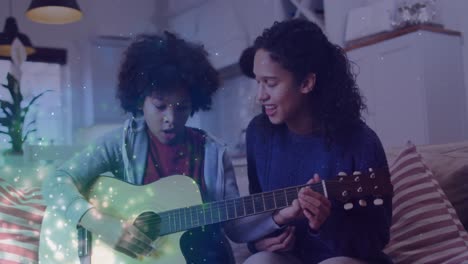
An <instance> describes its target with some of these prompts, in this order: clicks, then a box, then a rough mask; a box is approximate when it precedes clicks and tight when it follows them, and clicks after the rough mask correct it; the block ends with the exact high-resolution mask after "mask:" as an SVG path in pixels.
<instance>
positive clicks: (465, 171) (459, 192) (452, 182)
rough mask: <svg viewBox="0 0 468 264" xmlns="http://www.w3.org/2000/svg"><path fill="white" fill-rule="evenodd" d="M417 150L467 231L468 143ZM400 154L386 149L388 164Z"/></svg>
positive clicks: (395, 149) (420, 147) (397, 151)
mask: <svg viewBox="0 0 468 264" xmlns="http://www.w3.org/2000/svg"><path fill="white" fill-rule="evenodd" d="M417 148H418V152H419V153H420V154H421V156H422V158H423V160H424V162H425V164H427V166H428V167H429V169H430V170H431V172H432V173H433V175H434V177H435V178H436V180H437V181H438V182H439V184H440V187H441V188H442V190H443V191H444V192H445V194H446V195H447V197H448V199H449V201H450V202H451V203H452V205H453V207H454V208H455V210H456V212H457V214H458V217H459V218H460V221H461V222H462V224H463V225H464V227H465V229H466V230H468V141H462V142H455V143H448V144H440V145H422V146H417ZM400 152H401V148H390V149H386V154H387V158H388V161H389V164H392V162H393V160H394V159H395V158H396V156H397V155H398V153H400Z"/></svg>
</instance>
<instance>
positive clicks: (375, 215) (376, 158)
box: [247, 114, 392, 263]
mask: <svg viewBox="0 0 468 264" xmlns="http://www.w3.org/2000/svg"><path fill="white" fill-rule="evenodd" d="M343 135H345V136H343V137H339V136H337V137H336V138H335V140H334V141H332V143H329V144H327V141H326V140H325V138H324V137H323V136H322V135H308V136H301V135H297V134H293V133H292V132H291V131H289V130H288V129H287V127H286V126H285V125H273V124H271V123H270V121H269V120H268V118H267V117H266V116H265V115H263V114H261V115H259V116H257V117H255V118H254V119H253V120H252V121H251V122H250V124H249V126H248V128H247V161H248V176H249V189H250V192H251V193H258V192H265V191H271V190H276V189H280V188H285V187H288V186H295V185H301V184H305V183H306V182H307V181H308V180H309V179H310V178H312V176H313V175H314V173H318V174H319V175H320V177H321V179H323V180H328V179H332V178H333V177H334V176H336V175H337V174H338V172H340V171H344V172H346V173H348V174H352V173H353V171H367V169H368V168H370V167H371V168H384V169H385V170H387V171H388V165H387V160H386V157H385V153H384V150H383V147H382V145H381V143H380V140H379V138H378V137H377V135H376V134H375V133H374V131H372V130H371V129H370V128H369V127H368V126H367V125H365V124H364V123H360V124H359V125H356V127H355V128H353V129H352V131H346V132H345V133H344V134H343ZM331 201H332V210H331V214H330V216H329V217H328V219H327V220H326V221H325V222H324V224H323V225H322V226H321V227H320V229H319V231H318V232H312V230H310V229H309V227H308V224H307V220H303V221H298V222H296V223H294V224H295V225H296V246H295V250H294V254H295V255H296V256H297V257H298V258H300V259H301V260H302V261H303V262H304V263H318V262H320V261H322V260H325V259H327V258H330V257H335V256H349V257H355V258H359V259H363V260H368V261H370V262H371V263H391V261H390V259H389V258H388V257H387V256H386V255H385V254H384V253H382V249H383V248H384V246H385V245H386V244H387V243H388V241H389V228H390V225H391V216H392V207H391V198H390V197H387V198H386V199H384V206H380V207H377V206H374V205H372V203H371V202H369V205H368V206H367V207H365V208H362V207H360V206H358V205H355V206H354V209H352V210H349V211H346V210H344V209H343V206H342V204H339V203H338V202H336V201H334V200H333V199H331Z"/></svg>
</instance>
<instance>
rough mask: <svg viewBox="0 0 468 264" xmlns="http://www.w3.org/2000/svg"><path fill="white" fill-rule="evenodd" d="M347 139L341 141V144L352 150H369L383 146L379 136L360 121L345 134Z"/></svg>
mask: <svg viewBox="0 0 468 264" xmlns="http://www.w3.org/2000/svg"><path fill="white" fill-rule="evenodd" d="M345 134H346V137H343V138H341V139H340V141H341V143H342V144H343V145H344V146H346V147H348V148H352V149H355V150H356V149H367V148H374V147H375V146H378V145H381V142H380V139H379V136H378V135H377V133H376V132H375V131H374V130H373V129H372V128H370V127H369V126H368V125H367V124H366V123H365V122H364V121H359V122H358V123H356V124H355V125H353V126H352V127H350V128H348V129H347V130H346V132H345Z"/></svg>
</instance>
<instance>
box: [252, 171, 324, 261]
mask: <svg viewBox="0 0 468 264" xmlns="http://www.w3.org/2000/svg"><path fill="white" fill-rule="evenodd" d="M319 182H320V177H319V176H318V174H315V175H314V177H313V178H312V179H310V180H309V181H308V182H307V184H314V183H319ZM330 208H331V203H330V201H329V200H328V199H327V198H325V196H323V195H321V194H320V193H318V192H314V191H313V190H312V189H310V188H308V187H303V188H302V189H301V190H300V191H299V195H298V199H295V200H294V201H293V203H292V205H290V206H288V207H286V208H283V209H281V210H278V211H276V212H275V213H274V214H273V220H274V221H275V222H276V223H277V224H278V225H280V226H281V225H286V224H288V223H290V222H292V221H294V220H296V219H302V218H304V217H306V218H307V220H308V222H309V227H310V228H311V229H312V230H318V229H319V228H320V226H321V225H322V224H323V222H325V220H326V219H327V218H328V216H329V215H330ZM294 230H295V229H294V227H293V226H292V227H291V226H290V227H288V228H287V229H286V230H285V231H284V232H283V233H281V234H279V235H278V236H275V237H267V238H264V239H260V240H258V241H257V242H256V243H255V248H256V249H257V250H258V251H271V252H273V251H277V252H285V251H289V250H291V249H292V248H293V247H294V241H295V234H294Z"/></svg>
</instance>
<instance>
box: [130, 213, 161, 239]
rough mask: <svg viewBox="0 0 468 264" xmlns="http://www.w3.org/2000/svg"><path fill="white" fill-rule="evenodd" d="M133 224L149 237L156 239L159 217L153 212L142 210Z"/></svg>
mask: <svg viewBox="0 0 468 264" xmlns="http://www.w3.org/2000/svg"><path fill="white" fill-rule="evenodd" d="M133 225H134V226H135V227H137V228H138V229H139V230H140V231H141V232H143V233H144V234H145V235H146V236H147V237H149V238H150V239H152V240H156V238H158V237H159V233H160V227H161V217H159V215H158V214H156V213H154V212H144V213H142V214H140V215H139V216H138V217H137V218H136V219H135V221H134V222H133Z"/></svg>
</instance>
